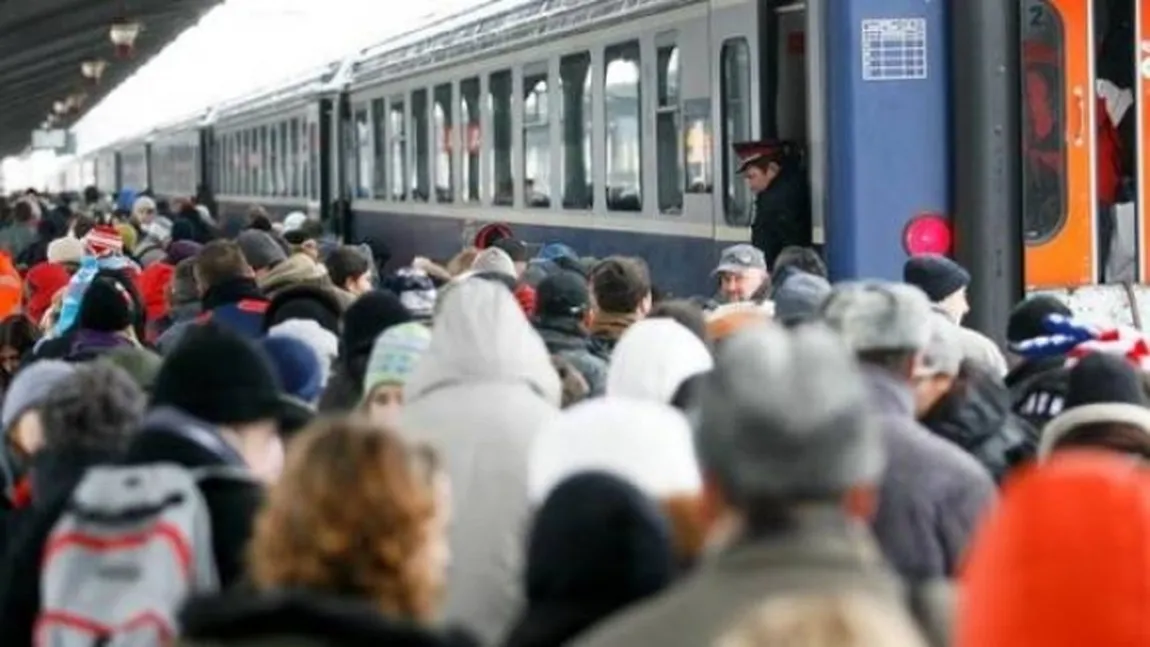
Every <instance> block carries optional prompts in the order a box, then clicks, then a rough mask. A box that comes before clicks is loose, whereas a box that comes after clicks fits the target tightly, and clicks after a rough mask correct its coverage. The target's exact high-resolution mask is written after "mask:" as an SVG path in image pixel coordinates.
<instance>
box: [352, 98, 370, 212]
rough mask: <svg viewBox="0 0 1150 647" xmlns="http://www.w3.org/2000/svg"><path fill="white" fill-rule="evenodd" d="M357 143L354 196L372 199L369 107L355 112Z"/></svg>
mask: <svg viewBox="0 0 1150 647" xmlns="http://www.w3.org/2000/svg"><path fill="white" fill-rule="evenodd" d="M355 143H356V148H357V150H358V151H359V154H358V155H357V156H356V164H355V167H356V178H357V181H356V187H355V193H354V194H352V195H354V196H355V197H357V198H369V197H371V157H372V154H371V123H370V122H369V121H368V118H367V106H363V107H361V108H360V109H359V110H356V111H355Z"/></svg>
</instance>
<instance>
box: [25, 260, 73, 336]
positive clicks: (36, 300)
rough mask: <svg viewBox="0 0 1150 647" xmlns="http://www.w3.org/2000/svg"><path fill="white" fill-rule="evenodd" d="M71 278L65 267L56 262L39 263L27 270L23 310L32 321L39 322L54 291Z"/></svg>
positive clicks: (48, 305)
mask: <svg viewBox="0 0 1150 647" xmlns="http://www.w3.org/2000/svg"><path fill="white" fill-rule="evenodd" d="M71 278H72V276H71V275H70V274H69V273H68V270H67V268H65V267H64V266H63V265H58V264H56V263H40V264H38V265H34V266H32V267H31V268H30V269H29V270H28V273H27V274H26V275H25V276H24V312H25V313H26V314H27V315H28V318H29V319H31V320H32V322H33V323H35V324H37V325H38V324H39V323H40V320H42V319H43V318H44V313H46V312H48V309H49V308H51V307H52V299H54V298H55V297H56V293H57V292H59V291H60V290H63V289H64V288H66V287H68V281H70V280H71Z"/></svg>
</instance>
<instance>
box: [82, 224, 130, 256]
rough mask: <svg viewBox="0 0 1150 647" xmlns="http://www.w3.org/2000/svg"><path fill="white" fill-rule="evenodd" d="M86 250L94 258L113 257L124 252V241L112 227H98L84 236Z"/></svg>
mask: <svg viewBox="0 0 1150 647" xmlns="http://www.w3.org/2000/svg"><path fill="white" fill-rule="evenodd" d="M84 248H85V249H87V251H88V253H89V254H92V255H93V256H96V257H100V256H111V255H114V254H121V253H123V251H124V239H123V238H121V237H120V232H119V231H117V230H116V228H115V227H113V226H111V225H96V226H95V227H93V228H92V230H91V231H89V232H88V233H87V234H86V235H85V236H84Z"/></svg>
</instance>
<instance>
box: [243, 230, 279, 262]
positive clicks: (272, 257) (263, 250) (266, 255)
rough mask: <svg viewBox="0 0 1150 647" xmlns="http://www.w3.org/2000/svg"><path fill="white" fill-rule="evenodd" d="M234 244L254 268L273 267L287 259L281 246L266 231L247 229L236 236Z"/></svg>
mask: <svg viewBox="0 0 1150 647" xmlns="http://www.w3.org/2000/svg"><path fill="white" fill-rule="evenodd" d="M236 244H237V245H239V246H240V249H241V250H242V251H243V253H244V259H245V260H247V262H248V265H251V266H252V269H254V270H262V269H267V268H270V267H275V266H276V265H278V264H280V263H282V262H284V261H285V260H287V254H285V253H284V250H283V248H282V247H280V246H279V244H278V243H276V241H275V239H274V238H272V237H271V235H270V234H268V233H267V232H266V231H259V230H258V229H248V230H246V231H244V232H243V233H241V234H240V235H239V236H238V237H237V238H236Z"/></svg>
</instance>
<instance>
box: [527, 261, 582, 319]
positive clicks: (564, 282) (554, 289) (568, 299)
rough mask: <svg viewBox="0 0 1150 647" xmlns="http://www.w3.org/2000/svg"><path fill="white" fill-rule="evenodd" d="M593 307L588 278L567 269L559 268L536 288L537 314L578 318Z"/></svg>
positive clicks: (540, 315)
mask: <svg viewBox="0 0 1150 647" xmlns="http://www.w3.org/2000/svg"><path fill="white" fill-rule="evenodd" d="M590 307H591V295H590V293H589V292H588V290H587V279H585V278H583V277H582V276H580V275H578V274H576V273H574V272H568V271H567V270H559V271H557V272H555V273H554V274H552V275H550V276H548V277H547V278H545V279H543V280H542V281H540V282H539V287H537V288H535V315H536V316H539V317H555V318H559V319H572V318H574V319H578V318H579V317H582V316H583V313H585V312H587V309H588V308H590Z"/></svg>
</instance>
